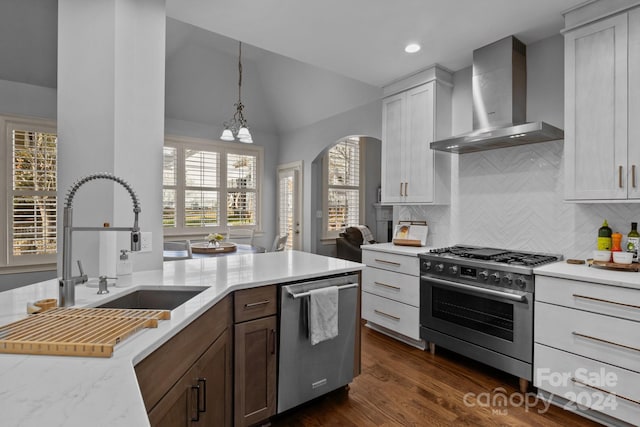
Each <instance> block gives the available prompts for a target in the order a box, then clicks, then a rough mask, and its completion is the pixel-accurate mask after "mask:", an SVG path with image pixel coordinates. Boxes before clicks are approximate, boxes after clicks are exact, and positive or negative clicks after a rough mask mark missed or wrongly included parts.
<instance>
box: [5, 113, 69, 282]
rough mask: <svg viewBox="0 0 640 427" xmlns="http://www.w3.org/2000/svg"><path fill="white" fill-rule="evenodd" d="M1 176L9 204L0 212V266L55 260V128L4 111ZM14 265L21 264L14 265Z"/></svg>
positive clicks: (47, 262) (34, 263) (19, 265)
mask: <svg viewBox="0 0 640 427" xmlns="http://www.w3.org/2000/svg"><path fill="white" fill-rule="evenodd" d="M0 127H1V128H2V135H1V136H0V143H1V144H0V145H1V147H2V150H1V154H0V161H1V163H2V165H3V166H4V167H3V169H5V170H6V171H7V172H8V173H6V174H3V175H2V176H1V177H0V182H1V183H2V185H1V186H0V191H1V192H2V198H3V199H4V200H5V202H6V206H7V209H4V210H2V212H0V219H1V220H2V223H3V227H2V230H1V232H0V233H1V234H2V236H0V237H2V239H0V240H1V241H3V242H6V244H5V245H3V246H2V248H0V267H7V268H9V269H10V270H15V271H22V270H28V269H29V266H31V267H33V266H39V265H46V264H52V263H55V261H56V252H57V196H56V193H57V169H58V158H57V142H58V138H57V134H56V132H57V130H56V126H55V122H52V121H49V120H43V119H30V118H17V117H8V116H0ZM11 267H20V268H14V269H11Z"/></svg>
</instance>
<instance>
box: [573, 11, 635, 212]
mask: <svg viewBox="0 0 640 427" xmlns="http://www.w3.org/2000/svg"><path fill="white" fill-rule="evenodd" d="M639 40H640V15H639V10H638V9H634V10H631V11H629V12H625V13H621V14H618V15H615V16H611V17H608V18H605V19H601V20H598V21H595V22H593V23H590V24H586V25H581V26H577V27H576V28H575V29H570V30H569V31H567V32H566V33H565V198H566V199H567V200H576V201H580V200H589V201H601V200H602V201H604V200H631V199H640V192H638V185H639V183H640V181H639V179H638V178H640V177H639V176H638V174H639V173H640V169H639V168H640V147H638V145H639V144H640V135H639V133H640V130H639V129H640V123H638V122H639V120H638V117H640V115H639V114H640V105H639V103H640V101H639V100H638V98H639V97H640V85H639V83H638V79H640V59H639V56H640V52H639V50H640V46H639V43H640V41H639Z"/></svg>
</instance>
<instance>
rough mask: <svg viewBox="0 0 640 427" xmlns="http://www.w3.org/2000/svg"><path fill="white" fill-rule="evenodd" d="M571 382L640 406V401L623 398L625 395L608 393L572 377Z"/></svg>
mask: <svg viewBox="0 0 640 427" xmlns="http://www.w3.org/2000/svg"><path fill="white" fill-rule="evenodd" d="M571 381H572V382H574V383H576V384H580V385H582V386H584V387H589V388H592V389H594V390H598V391H601V392H602V393H607V394H610V395H612V396H615V397H619V398H620V399H624V400H626V401H628V402H631V403H635V404H636V405H640V401H638V400H634V399H631V398H630V397H625V396H623V395H621V394H618V393H612V392H610V391H607V390H605V389H603V388H600V387H596V386H594V385H591V384H587V383H585V382H582V381H580V380H578V379H576V378H573V377H572V378H571Z"/></svg>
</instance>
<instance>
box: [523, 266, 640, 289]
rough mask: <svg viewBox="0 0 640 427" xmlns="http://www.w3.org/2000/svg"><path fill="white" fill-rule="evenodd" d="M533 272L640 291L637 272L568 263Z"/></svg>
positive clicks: (544, 267) (543, 267) (639, 279)
mask: <svg viewBox="0 0 640 427" xmlns="http://www.w3.org/2000/svg"><path fill="white" fill-rule="evenodd" d="M533 272H534V273H535V274H536V275H539V276H551V277H559V278H561V279H572V280H581V281H583V282H593V283H601V284H605V285H612V286H621V287H624V288H634V289H640V272H635V271H616V270H606V269H603V268H598V267H589V266H588V265H587V264H567V262H566V261H558V262H554V263H552V264H547V265H544V266H542V267H537V268H535V269H534V270H533Z"/></svg>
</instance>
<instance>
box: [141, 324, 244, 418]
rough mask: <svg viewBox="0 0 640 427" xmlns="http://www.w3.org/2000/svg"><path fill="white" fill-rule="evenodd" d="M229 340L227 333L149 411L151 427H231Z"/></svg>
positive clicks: (226, 331) (227, 331)
mask: <svg viewBox="0 0 640 427" xmlns="http://www.w3.org/2000/svg"><path fill="white" fill-rule="evenodd" d="M231 373H232V372H231V339H230V337H229V330H228V329H227V330H225V331H224V332H223V333H222V335H220V337H218V339H217V340H216V341H214V343H213V344H211V346H210V347H209V348H208V349H207V351H205V352H204V354H203V355H202V356H201V357H200V359H198V360H197V361H196V363H194V365H193V366H192V367H191V369H189V370H188V371H187V373H186V374H184V375H183V376H182V377H180V379H179V380H178V382H177V383H176V384H175V385H174V386H173V387H171V388H170V389H169V391H168V392H167V394H166V395H165V396H164V397H163V398H162V399H161V400H160V401H159V402H158V404H157V405H156V406H154V408H153V409H152V410H151V411H150V412H149V422H150V424H151V425H152V426H153V427H163V426H166V427H180V426H185V427H187V426H190V427H194V426H230V425H231V420H232V418H231V411H232V410H231V408H232V400H231Z"/></svg>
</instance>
